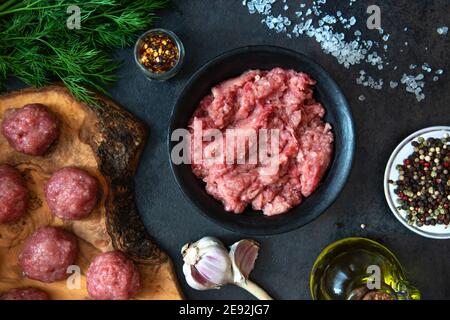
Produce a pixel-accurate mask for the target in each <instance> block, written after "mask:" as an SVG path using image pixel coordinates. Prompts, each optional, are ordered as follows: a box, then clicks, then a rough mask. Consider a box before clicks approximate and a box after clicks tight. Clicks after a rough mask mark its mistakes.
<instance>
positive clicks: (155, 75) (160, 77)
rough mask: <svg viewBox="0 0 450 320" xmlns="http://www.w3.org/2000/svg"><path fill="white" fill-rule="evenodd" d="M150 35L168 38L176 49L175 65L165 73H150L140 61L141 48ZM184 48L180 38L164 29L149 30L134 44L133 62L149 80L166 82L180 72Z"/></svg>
mask: <svg viewBox="0 0 450 320" xmlns="http://www.w3.org/2000/svg"><path fill="white" fill-rule="evenodd" d="M152 34H156V35H158V34H160V35H164V36H167V37H169V38H170V39H171V40H172V41H173V42H174V43H175V44H176V46H177V48H178V59H177V61H176V63H175V65H174V66H173V67H172V68H171V69H169V70H167V71H163V72H152V71H151V70H150V69H148V68H147V67H145V66H144V65H143V64H142V63H141V61H140V59H141V48H142V46H143V45H144V41H145V40H146V39H147V38H148V37H149V36H150V35H152ZM184 54H185V52H184V46H183V43H182V42H181V40H180V38H178V36H177V35H176V34H175V33H173V32H172V31H170V30H166V29H161V28H157V29H151V30H148V31H147V32H145V33H144V34H142V35H141V36H140V37H139V39H138V40H137V42H136V45H135V46H134V60H135V61H136V64H137V65H138V66H139V69H141V70H142V72H144V74H145V76H146V77H147V78H148V79H150V80H159V81H164V80H168V79H170V78H172V77H173V76H175V75H176V74H177V73H178V71H180V69H181V65H182V64H183V60H184Z"/></svg>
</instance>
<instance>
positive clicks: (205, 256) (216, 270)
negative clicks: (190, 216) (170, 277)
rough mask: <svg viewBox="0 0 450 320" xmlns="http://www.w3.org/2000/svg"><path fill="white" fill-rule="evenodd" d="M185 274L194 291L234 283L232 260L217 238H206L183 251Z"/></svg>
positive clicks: (191, 244) (189, 244)
mask: <svg viewBox="0 0 450 320" xmlns="http://www.w3.org/2000/svg"><path fill="white" fill-rule="evenodd" d="M181 253H182V255H183V260H184V265H183V273H184V275H185V277H186V281H187V283H188V284H189V285H190V286H191V287H192V288H194V289H197V290H207V289H213V288H217V289H219V288H220V287H221V286H223V285H226V284H229V283H231V282H232V269H231V260H230V257H229V255H228V251H227V249H226V248H225V246H224V245H223V244H222V243H221V242H220V241H219V240H217V239H216V238H213V237H205V238H202V239H200V240H199V241H197V242H194V243H188V244H186V245H184V246H183V249H182V250H181Z"/></svg>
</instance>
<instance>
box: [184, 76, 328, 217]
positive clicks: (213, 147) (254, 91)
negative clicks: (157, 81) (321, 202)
mask: <svg viewBox="0 0 450 320" xmlns="http://www.w3.org/2000/svg"><path fill="white" fill-rule="evenodd" d="M315 83H316V82H315V81H314V80H313V79H311V78H310V77H309V76H308V75H307V74H305V73H301V72H296V71H294V70H285V69H281V68H275V69H272V70H270V71H260V70H251V71H248V72H246V73H244V74H243V75H241V76H239V77H237V78H233V79H229V80H226V81H224V82H222V83H220V84H219V85H217V86H215V87H213V88H212V90H211V94H209V95H207V96H206V97H204V98H203V99H202V101H201V102H200V104H199V106H198V108H197V110H196V111H195V113H194V115H193V116H192V118H191V120H190V123H189V128H190V132H191V139H192V140H191V149H190V158H191V161H192V170H193V172H194V174H195V175H196V176H198V177H199V178H201V179H203V181H204V182H205V183H206V191H207V192H208V193H209V194H210V195H212V196H213V197H215V198H216V199H218V200H219V201H221V202H222V203H223V204H224V207H225V209H226V210H227V211H230V212H234V213H242V212H243V211H244V210H245V208H246V207H247V206H248V205H251V206H252V207H253V209H255V210H262V211H263V213H264V214H265V215H269V216H270V215H276V214H281V213H284V212H286V211H288V210H289V209H291V208H292V207H294V206H296V205H298V204H300V203H301V201H302V198H303V197H308V196H309V195H311V194H312V193H313V192H314V190H315V189H316V188H317V186H318V184H319V183H320V180H321V179H322V177H323V175H324V174H325V172H326V170H327V168H328V166H329V165H330V162H331V158H332V153H333V133H332V128H331V126H330V125H329V124H328V123H326V122H324V121H323V117H324V115H325V109H324V107H323V106H322V105H321V104H320V103H319V102H317V101H316V100H315V99H314V97H313V86H314V85H315ZM199 123H200V125H198V124H199ZM199 128H201V130H203V131H202V132H203V133H205V131H206V130H208V129H218V130H220V131H221V133H222V137H223V141H225V142H224V143H222V144H219V143H218V142H217V141H216V140H215V139H211V141H210V142H205V141H203V142H202V146H201V149H200V150H199V148H197V147H196V144H195V142H194V140H195V139H196V138H195V135H196V134H198V132H197V131H198V130H200V129H199ZM227 129H235V130H236V129H245V130H248V129H253V130H254V131H255V132H257V133H258V134H259V132H260V131H261V130H262V129H267V130H268V132H269V133H268V135H269V140H267V141H268V142H269V143H268V150H269V153H268V154H269V158H268V159H269V162H270V164H271V166H270V170H268V162H267V161H263V160H262V159H261V158H259V157H258V159H257V161H256V163H255V162H253V163H250V162H246V163H237V161H234V162H233V163H229V162H228V158H227V157H228V156H227V151H226V150H227V145H226V144H227V143H228V142H227V141H228V140H227V135H229V134H230V131H229V130H227ZM273 129H278V132H279V139H278V141H279V144H278V149H277V150H276V151H275V152H277V153H278V155H279V156H278V157H273V154H271V150H272V149H270V146H271V145H273V144H271V139H272V138H271V136H270V130H273ZM200 134H202V133H200ZM258 137H259V135H258ZM241 139H242V137H241ZM243 139H246V143H247V145H246V146H245V150H244V151H243V152H245V153H244V155H242V154H241V151H242V149H237V148H238V144H237V143H236V144H235V145H232V146H231V148H233V152H234V157H235V158H233V159H235V160H236V159H239V158H241V159H242V158H244V159H246V158H248V155H249V154H250V153H249V150H250V148H251V142H250V140H249V138H248V136H244V138H243ZM203 140H205V139H203ZM230 141H231V140H230ZM257 141H258V147H260V146H261V139H260V138H258V140H257ZM197 145H198V144H197ZM228 147H229V146H228ZM220 148H222V150H219V149H220ZM252 150H254V149H252ZM272 151H273V150H272ZM199 152H200V154H201V156H202V158H200V161H199V160H198V159H199V158H198V157H197V156H198V153H199ZM217 154H223V155H224V156H223V158H222V159H223V161H221V162H220V161H219V162H217V161H216V162H214V161H209V160H210V159H211V156H213V157H214V156H217ZM246 154H247V155H246ZM208 157H209V159H208ZM225 159H226V160H225ZM266 160H267V159H266ZM274 165H275V166H274ZM274 168H275V169H274Z"/></svg>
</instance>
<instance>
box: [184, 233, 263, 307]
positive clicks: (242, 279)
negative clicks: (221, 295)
mask: <svg viewBox="0 0 450 320" xmlns="http://www.w3.org/2000/svg"><path fill="white" fill-rule="evenodd" d="M258 252H259V244H258V243H257V242H255V241H253V240H247V239H245V240H241V241H238V242H236V243H235V244H233V245H232V246H231V247H230V252H229V253H228V251H227V249H226V248H225V246H224V245H223V244H222V242H220V241H219V240H218V239H216V238H212V237H205V238H202V239H200V240H199V241H197V242H194V243H188V244H186V245H184V246H183V248H182V250H181V254H182V255H183V260H184V265H183V273H184V275H185V277H186V281H187V283H188V284H189V286H191V287H192V288H194V289H197V290H207V289H214V288H216V289H219V288H220V287H221V286H223V285H226V284H235V285H237V286H239V287H241V288H243V289H245V290H247V291H248V292H250V293H252V294H253V295H254V296H255V297H257V298H258V299H260V300H272V298H271V297H270V296H269V295H268V294H267V293H266V292H265V291H264V290H263V289H261V288H260V287H258V286H257V285H256V284H255V283H253V282H251V281H250V280H249V279H248V278H249V275H250V273H251V271H252V270H253V268H254V266H255V261H256V259H257V257H258Z"/></svg>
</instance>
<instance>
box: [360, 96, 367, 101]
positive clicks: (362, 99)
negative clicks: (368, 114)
mask: <svg viewBox="0 0 450 320" xmlns="http://www.w3.org/2000/svg"><path fill="white" fill-rule="evenodd" d="M358 100H359V101H364V100H366V97H365V96H364V95H360V96H359V97H358Z"/></svg>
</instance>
